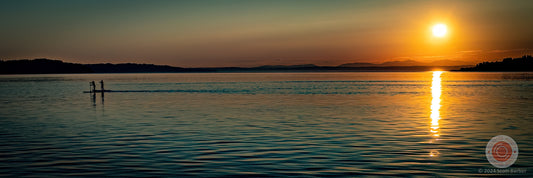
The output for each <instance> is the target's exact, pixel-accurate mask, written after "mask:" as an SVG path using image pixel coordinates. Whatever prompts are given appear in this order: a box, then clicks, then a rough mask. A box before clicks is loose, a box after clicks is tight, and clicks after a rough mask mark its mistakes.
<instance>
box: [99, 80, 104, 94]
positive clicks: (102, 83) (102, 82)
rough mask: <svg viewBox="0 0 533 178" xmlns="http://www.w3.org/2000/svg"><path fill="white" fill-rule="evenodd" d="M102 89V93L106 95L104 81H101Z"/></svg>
mask: <svg viewBox="0 0 533 178" xmlns="http://www.w3.org/2000/svg"><path fill="white" fill-rule="evenodd" d="M100 88H101V89H102V93H104V81H103V80H100Z"/></svg>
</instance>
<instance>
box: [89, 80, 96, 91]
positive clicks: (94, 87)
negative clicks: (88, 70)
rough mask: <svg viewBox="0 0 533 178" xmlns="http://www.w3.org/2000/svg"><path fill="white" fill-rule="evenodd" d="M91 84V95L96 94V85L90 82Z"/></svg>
mask: <svg viewBox="0 0 533 178" xmlns="http://www.w3.org/2000/svg"><path fill="white" fill-rule="evenodd" d="M89 83H90V85H91V93H94V91H95V90H96V83H94V81H92V82H89Z"/></svg>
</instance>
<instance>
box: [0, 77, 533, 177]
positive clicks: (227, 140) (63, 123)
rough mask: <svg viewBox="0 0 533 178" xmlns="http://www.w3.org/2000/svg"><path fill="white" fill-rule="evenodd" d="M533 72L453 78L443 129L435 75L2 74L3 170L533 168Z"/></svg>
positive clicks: (411, 171) (457, 171)
mask: <svg viewBox="0 0 533 178" xmlns="http://www.w3.org/2000/svg"><path fill="white" fill-rule="evenodd" d="M532 76H533V74H532V73H475V72H470V73H463V72H445V73H443V74H442V75H441V77H440V78H441V80H442V82H440V83H441V85H442V87H441V88H442V90H441V91H440V93H441V96H440V99H441V101H440V103H439V104H440V109H438V114H439V115H438V116H439V118H440V120H438V122H437V123H438V124H437V126H438V129H437V131H436V132H437V133H438V134H435V133H434V132H432V131H434V130H432V126H434V125H432V120H433V119H432V118H431V113H432V92H434V91H433V90H432V80H433V73H432V72H412V73H410V72H383V73H380V72H370V73H365V72H356V73H222V74H221V73H193V74H76V75H4V76H0V103H1V105H0V123H1V126H0V135H1V137H0V160H1V161H0V176H9V177H14V176H39V177H42V176H95V177H96V176H357V175H377V176H381V175H403V176H411V175H423V176H477V175H502V174H494V173H488V174H484V173H480V169H481V170H483V171H485V170H491V169H495V167H493V166H492V165H491V164H490V163H489V162H488V161H487V158H486V156H485V153H484V152H485V147H486V145H487V142H488V141H489V140H490V139H491V138H492V137H493V136H496V135H508V136H510V137H512V138H513V139H514V140H515V141H516V143H517V144H518V147H519V150H520V152H519V156H518V159H517V161H516V162H515V163H514V164H513V165H512V166H511V167H509V168H507V169H515V170H517V169H519V170H526V172H521V173H515V174H511V175H519V176H533V174H532V173H531V172H532V171H533V169H532V168H533V132H532V126H533V110H532V107H531V106H532V105H533V92H532V91H533V90H532V89H533V80H531V79H532ZM93 80H94V81H99V80H104V81H105V82H106V85H105V86H106V89H109V90H113V91H116V92H110V93H105V94H104V95H103V96H102V94H100V93H98V94H95V95H93V94H89V93H83V91H88V90H89V82H90V81H93ZM504 175H509V174H504Z"/></svg>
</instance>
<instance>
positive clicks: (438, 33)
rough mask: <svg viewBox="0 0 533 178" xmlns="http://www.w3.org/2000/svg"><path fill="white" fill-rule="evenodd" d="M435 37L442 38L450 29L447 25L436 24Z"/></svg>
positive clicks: (434, 27) (434, 28)
mask: <svg viewBox="0 0 533 178" xmlns="http://www.w3.org/2000/svg"><path fill="white" fill-rule="evenodd" d="M432 29H433V36H435V37H439V38H442V37H444V36H446V33H448V27H447V26H446V25H445V24H436V25H434V26H433V28H432Z"/></svg>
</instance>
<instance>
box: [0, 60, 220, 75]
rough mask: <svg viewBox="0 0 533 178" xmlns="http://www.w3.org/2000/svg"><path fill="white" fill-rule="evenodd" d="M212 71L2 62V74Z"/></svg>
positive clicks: (23, 61)
mask: <svg viewBox="0 0 533 178" xmlns="http://www.w3.org/2000/svg"><path fill="white" fill-rule="evenodd" d="M209 71H212V70H210V69H200V68H198V69H196V68H181V67H172V66H166V65H154V64H133V63H126V64H75V63H68V62H63V61H60V60H51V59H34V60H28V59H23V60H10V61H0V74H65V73H151V72H152V73H155V72H158V73H162V72H209Z"/></svg>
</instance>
